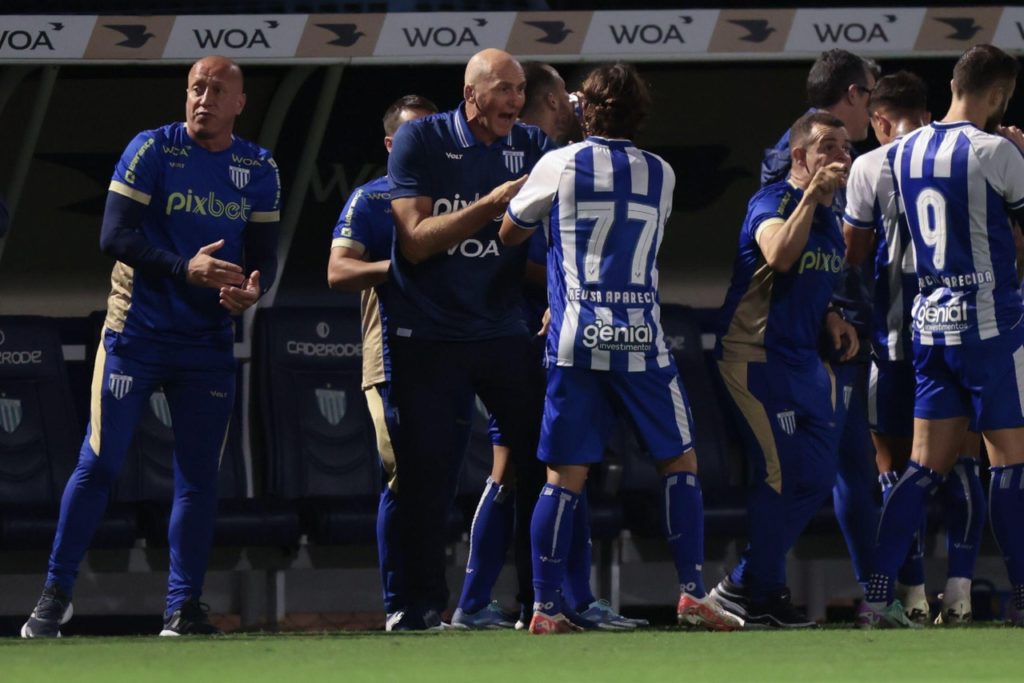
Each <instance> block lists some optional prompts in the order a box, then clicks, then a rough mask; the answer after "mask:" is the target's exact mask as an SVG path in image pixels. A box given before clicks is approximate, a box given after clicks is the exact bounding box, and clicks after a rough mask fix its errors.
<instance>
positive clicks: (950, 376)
mask: <svg viewBox="0 0 1024 683" xmlns="http://www.w3.org/2000/svg"><path fill="white" fill-rule="evenodd" d="M914 369H915V371H916V372H917V392H916V400H915V405H914V417H919V418H921V419H924V420H941V419H945V418H950V417H962V416H973V417H974V418H975V419H974V422H975V427H976V428H977V429H978V430H979V431H983V432H984V431H988V430H991V429H1009V428H1013V427H1024V398H1022V397H1024V327H1016V328H1014V329H1012V330H1010V331H1009V332H1008V333H1005V334H1001V335H999V336H998V337H993V338H992V339H985V340H983V341H980V342H974V343H970V344H962V345H960V346H924V345H921V344H919V343H918V342H917V341H916V340H915V341H914Z"/></svg>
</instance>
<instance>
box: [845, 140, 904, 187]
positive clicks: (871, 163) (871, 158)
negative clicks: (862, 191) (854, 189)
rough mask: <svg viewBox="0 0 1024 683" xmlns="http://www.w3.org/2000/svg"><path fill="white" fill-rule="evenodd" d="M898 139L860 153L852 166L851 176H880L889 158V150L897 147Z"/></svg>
mask: <svg viewBox="0 0 1024 683" xmlns="http://www.w3.org/2000/svg"><path fill="white" fill-rule="evenodd" d="M897 144H898V141H897V140H893V141H892V142H889V143H887V144H884V145H882V146H880V147H876V148H874V149H873V150H871V151H870V152H865V153H864V154H861V155H859V156H858V157H857V158H856V159H854V160H853V164H852V165H851V166H850V176H851V177H854V176H858V177H862V178H869V179H870V178H878V176H879V174H880V173H881V170H882V165H883V164H885V163H886V161H887V160H888V158H889V152H890V151H891V150H892V149H895V147H896V146H897Z"/></svg>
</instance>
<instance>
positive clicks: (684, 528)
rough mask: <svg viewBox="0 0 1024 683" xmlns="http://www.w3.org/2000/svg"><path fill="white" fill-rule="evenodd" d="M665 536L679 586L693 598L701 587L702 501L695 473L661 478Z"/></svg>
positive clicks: (702, 587)
mask: <svg viewBox="0 0 1024 683" xmlns="http://www.w3.org/2000/svg"><path fill="white" fill-rule="evenodd" d="M664 485H665V497H664V499H665V510H664V516H663V518H662V519H663V520H664V523H665V527H664V532H665V538H667V539H668V545H669V548H670V549H671V550H672V560H673V561H674V562H675V564H676V574H677V575H678V577H679V589H680V590H681V591H683V592H686V593H689V594H690V595H692V596H693V597H695V598H703V597H704V596H705V595H707V591H705V590H704V577H703V574H702V571H701V570H702V569H703V565H704V500H703V498H702V497H701V493H700V480H698V479H697V475H696V474H690V473H689V472H680V473H677V474H670V475H668V476H667V477H665V479H664Z"/></svg>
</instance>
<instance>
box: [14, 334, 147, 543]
mask: <svg viewBox="0 0 1024 683" xmlns="http://www.w3.org/2000/svg"><path fill="white" fill-rule="evenodd" d="M81 440H82V434H81V433H80V431H79V422H78V420H77V418H76V415H75V409H74V401H73V398H72V395H71V390H70V386H69V384H68V377H67V372H66V368H65V365H64V357H63V354H62V351H61V340H60V334H59V330H58V326H57V324H56V322H55V321H54V320H52V319H49V318H42V317H34V316H3V317H0V550H36V549H45V548H48V547H49V546H50V544H51V543H52V541H53V536H54V531H55V530H56V524H57V516H58V513H59V509H60V498H61V495H62V493H63V490H64V485H65V484H66V482H67V480H68V477H69V476H70V474H71V471H72V470H73V469H74V466H75V463H76V462H77V459H78V451H79V447H80V445H81ZM136 532H137V528H136V520H135V515H134V514H133V512H132V511H131V510H130V509H127V508H125V507H124V506H118V505H112V506H111V509H110V510H108V513H107V515H106V516H105V517H104V519H103V522H102V523H101V525H100V527H99V529H98V530H97V532H96V535H95V537H94V541H93V544H92V546H93V547H99V548H126V547H131V546H132V545H133V544H134V543H135V538H136Z"/></svg>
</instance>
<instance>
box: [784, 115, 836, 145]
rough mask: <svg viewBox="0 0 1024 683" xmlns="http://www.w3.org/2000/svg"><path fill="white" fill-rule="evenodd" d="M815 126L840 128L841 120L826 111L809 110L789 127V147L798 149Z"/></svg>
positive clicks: (805, 141)
mask: <svg viewBox="0 0 1024 683" xmlns="http://www.w3.org/2000/svg"><path fill="white" fill-rule="evenodd" d="M815 126H828V127H829V128H842V127H843V122H842V121H840V120H839V118H837V117H835V116H833V115H832V114H829V113H828V112H827V111H809V112H807V113H806V114H804V115H803V116H801V117H800V118H798V119H797V120H796V123H794V124H793V126H792V127H791V128H790V129H789V148H790V149H798V148H800V147H803V146H804V145H806V144H807V141H808V140H809V139H810V137H811V131H813V130H814V127H815Z"/></svg>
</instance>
